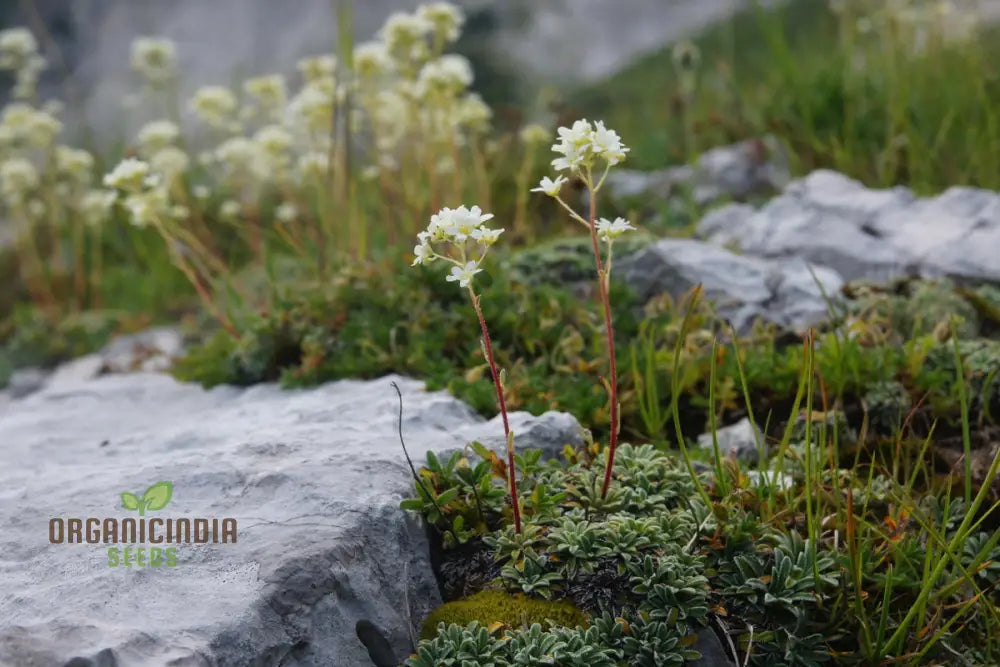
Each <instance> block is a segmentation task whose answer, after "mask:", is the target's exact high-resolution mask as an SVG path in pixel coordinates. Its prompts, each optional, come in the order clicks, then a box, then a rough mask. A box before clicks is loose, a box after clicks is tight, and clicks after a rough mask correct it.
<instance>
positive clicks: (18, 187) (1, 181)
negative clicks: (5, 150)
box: [0, 157, 39, 205]
mask: <svg viewBox="0 0 1000 667" xmlns="http://www.w3.org/2000/svg"><path fill="white" fill-rule="evenodd" d="M38 183H39V177H38V170H37V169H35V165H33V164H32V163H31V162H30V161H29V160H26V159H25V158H20V157H15V158H10V159H9V160H6V161H4V162H2V163H0V194H2V195H3V197H4V199H5V200H7V201H9V202H10V203H11V204H15V205H16V204H20V203H22V202H23V201H25V200H26V199H27V197H28V195H29V194H31V191H32V190H34V189H35V188H36V187H38Z"/></svg>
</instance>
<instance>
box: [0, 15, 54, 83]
mask: <svg viewBox="0 0 1000 667" xmlns="http://www.w3.org/2000/svg"><path fill="white" fill-rule="evenodd" d="M45 66H46V61H45V58H43V57H42V56H41V55H40V54H39V53H38V41H37V40H36V39H35V36H34V35H33V34H32V33H31V31H30V30H28V29H26V28H8V29H6V30H0V71H7V72H13V73H14V76H15V80H14V88H13V89H12V90H11V94H12V96H13V98H14V99H17V100H27V99H31V98H32V97H34V96H35V90H36V87H37V85H38V79H39V77H40V76H41V74H42V72H43V71H44V70H45Z"/></svg>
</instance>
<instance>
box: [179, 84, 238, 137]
mask: <svg viewBox="0 0 1000 667" xmlns="http://www.w3.org/2000/svg"><path fill="white" fill-rule="evenodd" d="M188 108H189V109H190V110H191V112H192V113H194V115H195V116H197V117H198V119H199V120H201V121H202V122H203V123H205V124H206V125H209V126H211V127H213V128H216V129H221V130H230V129H232V124H233V120H234V118H235V116H236V109H237V103H236V96H235V95H233V92H232V91H231V90H229V89H228V88H225V87H223V86H205V87H204V88H200V89H198V90H197V91H195V94H194V96H193V97H192V98H191V101H190V102H189V103H188Z"/></svg>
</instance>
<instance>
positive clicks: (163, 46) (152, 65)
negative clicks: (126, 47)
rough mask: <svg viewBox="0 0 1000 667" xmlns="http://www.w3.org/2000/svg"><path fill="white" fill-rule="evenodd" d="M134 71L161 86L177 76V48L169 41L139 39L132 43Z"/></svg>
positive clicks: (156, 38) (146, 80) (145, 79)
mask: <svg viewBox="0 0 1000 667" xmlns="http://www.w3.org/2000/svg"><path fill="white" fill-rule="evenodd" d="M131 63H132V71H133V72H135V73H136V74H138V75H139V76H140V77H141V78H142V79H143V80H144V81H145V82H146V83H148V84H150V85H152V86H160V85H162V84H164V83H166V82H168V81H170V80H171V79H173V78H174V77H175V76H176V75H177V46H176V45H175V44H174V43H173V42H172V41H170V40H169V39H163V38H160V37H138V38H136V39H135V40H133V41H132V54H131Z"/></svg>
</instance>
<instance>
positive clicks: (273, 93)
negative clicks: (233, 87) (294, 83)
mask: <svg viewBox="0 0 1000 667" xmlns="http://www.w3.org/2000/svg"><path fill="white" fill-rule="evenodd" d="M243 90H244V92H246V94H247V95H248V96H249V97H250V99H251V100H252V101H253V102H254V104H255V105H256V106H257V108H258V109H259V110H260V112H261V113H262V114H263V115H264V116H265V117H267V118H271V119H272V120H276V119H278V118H280V116H281V112H282V110H283V109H284V107H285V104H286V102H287V101H288V88H287V86H286V84H285V77H283V76H281V75H280V74H269V75H266V76H258V77H254V78H252V79H247V80H246V81H244V82H243Z"/></svg>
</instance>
